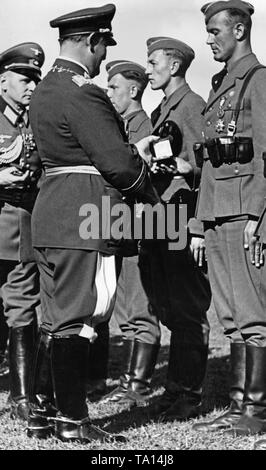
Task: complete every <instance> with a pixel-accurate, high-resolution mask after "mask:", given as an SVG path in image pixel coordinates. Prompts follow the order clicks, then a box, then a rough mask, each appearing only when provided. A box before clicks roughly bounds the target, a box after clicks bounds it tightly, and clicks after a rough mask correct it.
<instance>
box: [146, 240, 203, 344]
mask: <svg viewBox="0 0 266 470" xmlns="http://www.w3.org/2000/svg"><path fill="white" fill-rule="evenodd" d="M140 267H141V273H142V281H143V285H144V286H145V289H146V292H147V294H148V297H149V300H150V303H151V307H152V311H153V312H154V313H155V314H156V315H157V316H158V318H159V319H160V321H161V322H162V324H163V325H165V326H166V327H167V328H169V330H170V331H175V332H177V333H178V334H179V335H180V340H181V341H182V343H187V344H194V345H197V346H202V345H203V344H205V345H206V344H208V336H209V324H208V321H207V318H206V311H207V310H208V308H209V305H210V287H209V282H208V279H207V275H206V274H204V272H203V271H202V270H201V269H199V268H198V267H197V266H195V265H194V262H193V258H192V255H191V253H190V251H189V248H188V247H187V248H186V249H185V250H180V251H169V250H168V244H167V242H161V241H158V242H156V243H155V244H151V245H149V244H148V243H145V245H144V246H143V247H142V249H141V256H140Z"/></svg>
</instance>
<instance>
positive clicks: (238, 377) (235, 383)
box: [192, 342, 246, 432]
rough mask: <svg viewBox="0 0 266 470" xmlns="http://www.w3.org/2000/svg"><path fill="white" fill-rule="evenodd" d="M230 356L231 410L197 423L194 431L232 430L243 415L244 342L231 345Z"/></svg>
mask: <svg viewBox="0 0 266 470" xmlns="http://www.w3.org/2000/svg"><path fill="white" fill-rule="evenodd" d="M230 348H231V355H230V363H231V370H230V382H231V385H230V393H229V397H230V405H229V408H228V409H227V410H226V411H225V413H223V414H222V415H220V416H218V418H216V419H214V420H212V421H207V422H205V423H195V424H194V425H193V427H192V429H193V430H194V431H205V432H212V431H220V430H224V429H230V428H231V427H232V426H233V425H234V424H236V423H237V422H238V421H239V419H240V417H241V414H242V409H243V397H244V388H245V379H246V345H245V343H244V342H243V343H242V342H239V343H231V346H230Z"/></svg>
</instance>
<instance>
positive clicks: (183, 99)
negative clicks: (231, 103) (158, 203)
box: [151, 83, 205, 235]
mask: <svg viewBox="0 0 266 470" xmlns="http://www.w3.org/2000/svg"><path fill="white" fill-rule="evenodd" d="M204 107H205V102H204V100H203V99H202V98H201V97H200V96H199V95H197V94H196V93H194V92H193V91H192V90H191V89H190V87H189V85H188V84H187V83H186V84H184V85H182V86H181V87H180V88H178V89H177V90H176V91H175V92H174V93H173V94H172V95H171V96H170V97H169V98H168V99H167V100H166V99H165V98H164V99H163V101H162V102H161V104H160V105H159V106H158V108H156V109H155V110H154V111H153V113H152V115H151V121H152V124H153V134H156V131H157V130H158V129H159V127H160V126H161V124H162V123H164V122H165V121H168V120H169V121H174V122H175V123H176V124H177V126H178V128H179V130H180V139H181V145H180V147H181V150H180V152H179V153H178V155H174V156H176V157H177V156H178V157H180V158H183V159H184V160H186V161H187V162H189V163H190V164H191V166H192V168H193V174H192V175H191V174H190V175H188V177H181V176H178V177H177V178H174V179H173V180H171V181H169V185H168V187H167V188H166V190H165V191H164V193H163V194H162V199H163V200H165V201H166V202H168V201H170V199H171V198H173V197H175V195H178V194H181V193H183V194H187V195H188V198H187V199H185V200H184V201H183V202H184V203H187V204H188V205H190V206H191V207H190V208H189V213H190V215H194V213H193V212H194V208H193V207H192V206H194V197H195V191H194V190H195V189H196V188H197V186H198V183H199V178H200V170H199V168H197V165H196V162H195V156H194V151H193V144H194V142H196V141H198V140H202V131H203V128H204V119H203V116H202V111H203V109H204ZM159 178H160V179H163V177H162V176H159ZM156 179H158V177H156V178H155V182H154V184H155V185H156ZM181 202H182V198H181ZM189 229H190V232H191V234H195V235H201V234H202V225H201V223H199V222H198V221H196V220H195V219H194V217H191V219H190V221H189Z"/></svg>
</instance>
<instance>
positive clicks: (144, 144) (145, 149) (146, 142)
mask: <svg viewBox="0 0 266 470" xmlns="http://www.w3.org/2000/svg"><path fill="white" fill-rule="evenodd" d="M159 139H160V137H158V136H157V135H148V136H147V137H144V138H143V139H141V140H140V141H139V142H137V143H136V144H135V145H136V147H137V149H138V152H139V154H140V156H141V157H142V158H143V160H145V161H146V162H147V163H148V165H151V159H152V154H151V150H150V144H152V142H157V141H158V140H159Z"/></svg>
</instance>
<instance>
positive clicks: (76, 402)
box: [51, 335, 126, 443]
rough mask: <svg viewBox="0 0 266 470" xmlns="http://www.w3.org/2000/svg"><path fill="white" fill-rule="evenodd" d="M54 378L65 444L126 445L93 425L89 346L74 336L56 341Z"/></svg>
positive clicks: (58, 426) (57, 425)
mask: <svg viewBox="0 0 266 470" xmlns="http://www.w3.org/2000/svg"><path fill="white" fill-rule="evenodd" d="M51 353H52V354H51V360H52V377H53V384H54V392H55V402H56V408H57V410H58V411H57V416H56V418H55V420H54V424H55V436H56V437H57V438H59V439H61V440H62V441H66V442H69V441H81V442H84V443H88V442H91V441H93V440H95V439H97V440H100V441H102V442H114V441H119V442H126V438H125V437H124V436H122V435H115V434H110V433H108V432H106V431H103V430H102V429H100V428H98V427H96V426H94V425H93V424H91V422H90V420H89V417H88V408H87V404H86V392H87V390H86V389H87V376H88V354H89V342H88V340H87V339H86V338H82V337H80V336H78V335H72V336H69V337H66V338H63V337H56V338H55V337H53V340H52V351H51Z"/></svg>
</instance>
